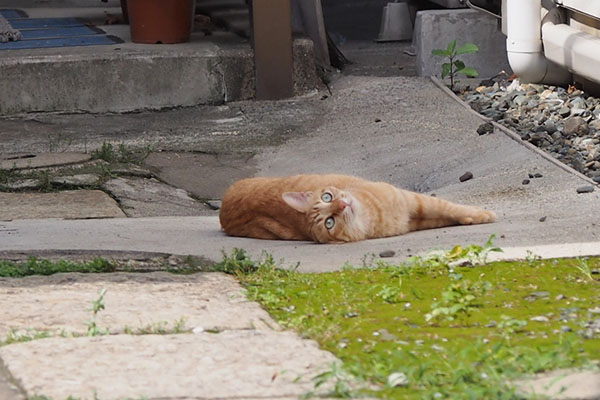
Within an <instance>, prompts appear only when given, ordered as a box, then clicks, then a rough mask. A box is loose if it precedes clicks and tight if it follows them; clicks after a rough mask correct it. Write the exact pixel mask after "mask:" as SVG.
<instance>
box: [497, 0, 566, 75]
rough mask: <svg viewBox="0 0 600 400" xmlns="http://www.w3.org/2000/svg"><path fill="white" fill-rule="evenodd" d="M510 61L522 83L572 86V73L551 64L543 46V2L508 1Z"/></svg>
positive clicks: (507, 24)
mask: <svg viewBox="0 0 600 400" xmlns="http://www.w3.org/2000/svg"><path fill="white" fill-rule="evenodd" d="M506 36H507V39H506V50H507V53H508V62H509V63H510V66H511V68H512V70H513V72H514V73H515V74H517V75H518V76H519V78H520V79H521V81H522V82H531V83H551V84H565V83H569V82H570V81H571V80H572V79H571V74H570V73H568V72H567V71H565V70H562V69H561V68H558V67H557V66H556V65H554V64H553V63H550V62H548V60H547V59H546V57H545V55H544V48H543V45H542V2H541V0H507V2H506Z"/></svg>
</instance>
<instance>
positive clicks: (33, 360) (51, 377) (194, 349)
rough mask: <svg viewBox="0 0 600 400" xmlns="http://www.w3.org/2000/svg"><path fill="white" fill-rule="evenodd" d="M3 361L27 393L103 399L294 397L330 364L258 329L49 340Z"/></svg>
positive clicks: (288, 338)
mask: <svg viewBox="0 0 600 400" xmlns="http://www.w3.org/2000/svg"><path fill="white" fill-rule="evenodd" d="M0 357H1V358H2V360H3V361H4V363H5V364H6V365H7V368H8V370H9V372H10V374H11V375H12V376H13V377H15V378H16V379H18V381H19V382H20V384H21V386H22V388H23V389H24V391H25V392H26V393H27V395H29V396H31V395H34V394H37V395H42V394H43V395H45V396H48V397H50V398H54V399H65V398H67V397H68V396H73V397H74V398H81V399H93V398H99V399H102V400H117V399H125V398H130V399H138V398H145V397H147V398H153V399H233V398H237V399H248V398H263V399H264V398H274V397H275V398H277V397H280V398H283V397H294V398H298V397H300V396H301V395H302V394H305V393H307V392H308V391H310V390H312V389H313V383H312V381H311V378H312V377H314V376H315V375H317V374H318V373H320V372H323V371H324V370H325V369H327V368H328V367H330V365H331V363H333V362H334V361H335V358H334V357H333V355H331V354H330V353H327V352H324V351H322V350H319V348H318V347H317V345H316V343H314V342H311V341H307V340H302V339H300V338H299V337H298V336H297V335H295V334H294V333H292V332H273V331H256V330H241V331H239V330H238V331H224V332H221V333H217V334H213V333H206V332H203V333H199V334H178V335H162V336H159V335H143V336H137V335H116V336H97V337H81V338H68V339H66V338H50V339H42V340H35V341H32V342H28V343H19V344H13V345H9V346H4V347H2V348H0ZM57 360H60V367H59V368H57Z"/></svg>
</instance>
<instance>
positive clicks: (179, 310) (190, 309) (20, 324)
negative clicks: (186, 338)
mask: <svg viewBox="0 0 600 400" xmlns="http://www.w3.org/2000/svg"><path fill="white" fill-rule="evenodd" d="M102 289H106V293H105V295H104V304H105V309H104V310H102V311H101V312H100V313H99V314H98V317H97V319H96V323H97V325H98V326H99V327H100V328H101V329H107V330H108V331H109V332H110V333H112V334H116V333H121V332H124V331H125V330H126V327H128V328H129V329H131V330H132V331H133V332H136V330H138V329H141V328H146V327H148V326H155V327H156V326H159V325H160V324H166V325H165V327H166V328H173V326H174V324H175V323H176V322H178V321H184V322H185V328H186V329H200V330H216V331H221V330H225V329H264V328H266V327H267V326H270V327H277V324H276V323H275V322H273V320H272V319H271V318H270V317H269V315H268V314H267V313H266V312H265V311H264V310H263V309H261V308H260V307H259V306H258V304H256V303H253V302H249V301H248V300H247V299H246V297H245V295H244V294H243V290H242V288H241V287H240V285H239V284H238V283H237V282H236V281H235V280H234V279H233V278H232V277H231V276H228V275H224V274H221V273H201V274H194V275H174V274H170V273H166V272H153V273H146V274H140V273H112V274H56V275H51V276H47V277H44V276H32V277H26V278H22V279H9V278H0V309H1V310H3V311H2V319H1V320H0V337H2V338H4V337H6V336H7V335H8V334H9V333H10V332H11V330H17V331H18V332H26V331H48V332H49V333H51V334H59V333H61V332H64V333H66V334H67V335H70V334H79V335H85V334H87V325H86V323H87V322H88V321H90V320H91V317H92V313H91V311H90V309H91V306H92V302H93V301H94V300H96V299H97V298H98V295H99V292H100V290H102Z"/></svg>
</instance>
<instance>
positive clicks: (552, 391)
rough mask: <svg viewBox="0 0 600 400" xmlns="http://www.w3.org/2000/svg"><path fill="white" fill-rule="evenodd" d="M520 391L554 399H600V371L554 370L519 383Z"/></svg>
mask: <svg viewBox="0 0 600 400" xmlns="http://www.w3.org/2000/svg"><path fill="white" fill-rule="evenodd" d="M517 388H518V390H519V392H520V393H523V394H527V395H537V396H543V397H549V398H551V399H553V400H570V399H578V400H592V399H593V400H597V399H600V372H598V371H565V370H562V371H552V372H549V373H545V374H539V375H537V376H535V377H533V378H531V379H527V380H522V381H519V382H518V383H517Z"/></svg>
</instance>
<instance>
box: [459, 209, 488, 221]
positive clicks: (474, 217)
mask: <svg viewBox="0 0 600 400" xmlns="http://www.w3.org/2000/svg"><path fill="white" fill-rule="evenodd" d="M495 220H496V213H494V212H493V211H488V210H478V211H477V212H476V213H473V214H471V215H468V216H466V217H462V218H461V219H460V220H459V223H460V224H461V225H474V224H489V223H490V222H494V221H495Z"/></svg>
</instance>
